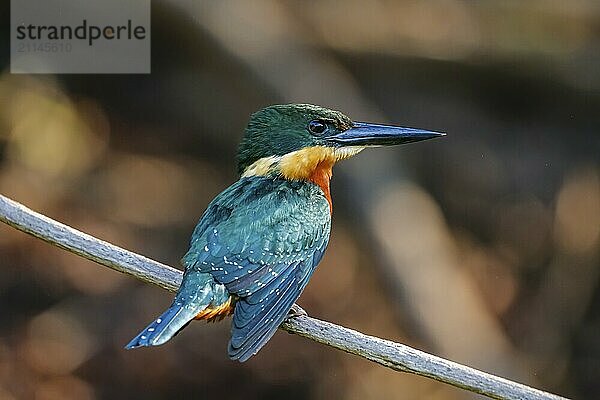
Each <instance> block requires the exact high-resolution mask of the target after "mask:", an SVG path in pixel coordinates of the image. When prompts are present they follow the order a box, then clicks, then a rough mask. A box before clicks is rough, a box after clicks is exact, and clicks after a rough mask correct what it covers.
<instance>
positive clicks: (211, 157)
mask: <svg viewBox="0 0 600 400" xmlns="http://www.w3.org/2000/svg"><path fill="white" fill-rule="evenodd" d="M0 8H1V9H0V15H2V16H4V18H2V24H3V25H2V26H1V28H0V29H1V31H2V35H1V37H0V47H1V48H2V49H4V51H3V52H2V53H1V54H0V193H2V194H3V195H6V196H9V197H11V198H13V199H15V200H17V201H19V202H22V203H24V204H25V205H27V206H29V207H31V208H33V209H35V210H37V211H39V212H42V213H44V214H46V215H48V216H50V217H52V218H54V219H57V220H59V221H62V222H65V223H67V224H70V225H72V226H74V227H77V228H78V229H81V230H83V231H85V232H88V233H90V234H92V235H95V236H97V237H100V238H102V239H105V240H108V241H110V242H112V243H115V244H117V245H120V246H123V247H125V248H127V249H130V250H133V251H136V252H139V253H141V254H144V255H146V256H148V257H151V258H154V259H156V260H159V261H161V262H165V263H167V264H170V265H173V266H178V260H179V259H180V257H181V256H182V255H183V254H184V253H185V251H186V250H187V245H188V238H189V235H190V233H191V231H192V229H193V227H194V225H195V223H196V222H197V220H198V218H199V217H200V215H201V214H202V212H203V211H204V209H205V207H206V205H207V204H208V202H209V201H210V200H211V199H212V198H213V196H215V195H216V194H217V193H219V192H220V191H221V190H223V189H224V188H225V187H227V186H228V185H229V184H231V183H232V182H233V181H234V180H235V179H237V177H236V174H235V170H236V169H235V163H234V157H235V152H236V147H237V143H238V141H239V139H240V137H241V134H242V132H243V130H244V128H245V125H246V122H247V120H248V116H249V114H250V113H251V112H253V111H255V110H257V109H259V108H261V107H263V106H266V105H268V104H273V103H282V102H309V103H316V104H320V105H324V106H328V107H331V108H335V109H339V110H341V111H343V112H345V113H347V114H348V115H350V116H351V117H353V118H355V119H357V120H365V121H373V122H383V123H386V122H387V123H395V124H401V125H403V126H412V127H419V128H425V129H431V130H439V131H445V132H447V133H448V136H447V137H445V138H443V139H440V140H436V141H431V142H425V143H420V144H418V145H411V146H405V147H402V148H391V149H379V150H376V151H375V150H373V151H365V152H363V153H361V154H360V155H359V156H357V157H355V158H354V159H352V160H349V161H345V162H344V163H342V164H341V165H339V166H338V167H336V169H335V171H334V175H335V176H334V179H333V181H332V192H333V198H334V204H335V205H334V219H333V229H332V237H331V242H330V245H329V250H328V252H327V253H326V255H325V258H324V260H323V262H322V263H321V265H320V266H319V268H318V270H317V272H316V273H315V275H314V277H313V278H312V280H311V282H310V284H309V286H308V288H307V290H306V291H305V293H304V294H303V296H302V297H301V299H300V301H299V304H300V305H302V306H303V307H304V308H305V309H306V310H307V311H308V313H309V314H310V315H312V316H315V317H318V318H322V319H326V320H328V321H332V322H335V323H338V324H341V325H344V326H348V327H351V328H353V329H356V330H359V331H362V332H364V333H367V334H371V335H376V336H380V337H383V338H387V339H391V340H394V341H399V342H403V343H406V344H409V345H412V346H416V347H417V348H420V349H423V350H426V351H428V352H432V353H434V354H437V355H440V356H443V357H447V358H450V359H452V360H455V361H458V362H461V363H465V364H467V365H470V366H472V367H476V368H480V369H483V370H485V371H488V372H491V373H495V374H499V375H502V376H505V377H507V378H510V379H513V380H517V381H520V382H524V383H527V384H530V385H533V386H536V387H539V388H543V389H545V390H550V391H553V392H557V393H560V394H562V395H565V396H570V397H574V398H592V397H594V396H595V395H598V393H600V287H599V285H598V283H599V280H600V278H599V272H600V261H599V254H600V3H598V2H597V1H595V0H571V1H568V2H564V1H551V0H532V1H527V2H522V1H518V0H514V1H491V0H488V1H479V2H471V1H466V0H465V1H461V0H430V1H391V0H390V1H368V2H364V1H355V0H347V1H343V2H341V1H333V0H322V1H319V2H317V1H306V2H293V1H284V2H279V1H265V0H263V1H256V2H241V1H240V2H233V1H220V2H193V1H191V0H190V1H164V2H153V4H152V73H151V74H150V75H60V76H48V75H11V74H10V73H9V70H8V65H9V59H8V49H9V34H8V29H9V27H8V15H9V5H8V1H4V2H2V3H1V5H0ZM171 296H172V295H171V294H170V293H167V292H166V291H163V290H161V289H159V288H157V287H152V286H149V285H145V284H142V283H140V282H138V281H136V280H135V279H133V278H131V277H128V276H124V275H121V274H119V273H117V272H114V271H111V270H108V269H106V268H103V267H100V266H98V265H96V264H94V263H91V262H88V261H85V260H83V259H81V258H79V257H77V256H74V255H72V254H69V253H67V252H65V251H62V250H59V249H57V248H54V247H51V246H49V245H47V244H45V243H43V242H41V241H39V240H36V239H34V238H32V237H29V236H27V235H25V234H23V233H20V232H17V231H15V230H13V229H11V228H9V227H7V226H4V225H2V226H0V315H1V321H2V322H1V323H0V398H1V399H29V398H31V399H40V400H54V399H82V400H92V399H130V398H144V399H147V400H151V399H168V398H176V397H182V396H196V397H202V398H204V397H206V398H209V397H210V398H219V399H229V398H232V399H236V398H242V397H243V398H246V399H255V398H256V399H259V398H260V399H278V398H282V397H283V396H285V397H286V398H287V399H290V400H291V399H325V398H327V399H330V398H334V399H335V398H339V399H371V398H373V399H382V398H383V399H385V398H403V399H470V398H474V397H476V396H474V395H471V394H468V393H467V392H464V391H462V390H459V389H456V388H453V387H450V386H447V385H443V384H440V383H437V382H435V381H432V380H428V379H425V378H420V377H416V376H412V375H407V374H402V373H397V372H393V371H391V370H388V369H385V368H383V367H381V366H377V365H374V364H372V363H369V362H367V361H364V360H362V359H359V358H357V357H355V356H351V355H348V354H344V353H341V352H339V351H336V350H333V349H330V348H327V347H324V346H322V345H319V344H316V343H314V342H311V341H308V340H305V339H303V338H300V337H297V336H294V335H289V334H285V333H283V332H279V333H277V334H276V336H275V337H274V338H273V339H272V340H271V342H270V343H269V344H268V345H267V346H266V347H265V348H264V349H263V350H262V351H261V352H260V353H259V354H258V355H257V356H256V357H254V358H252V359H251V360H250V361H249V362H247V363H245V364H238V363H235V362H231V361H229V360H228V359H227V357H226V344H227V340H228V337H229V323H228V322H224V323H220V324H205V323H193V324H191V325H190V326H189V327H188V328H187V329H186V330H185V331H184V333H182V334H180V335H179V336H177V338H176V339H175V340H173V341H172V342H170V343H169V344H168V345H166V346H163V347H160V348H154V349H144V350H138V351H124V350H123V345H124V344H126V343H127V342H128V340H129V339H130V338H131V337H133V336H134V335H135V334H137V332H138V331H139V330H140V329H141V328H142V327H144V326H145V324H146V323H147V322H148V321H150V320H151V319H152V318H153V317H155V316H156V315H157V314H158V313H159V312H161V311H162V310H163V309H164V308H165V307H166V306H167V305H168V304H169V303H170V300H171ZM217 396H218V397H217Z"/></svg>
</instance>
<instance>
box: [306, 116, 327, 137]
mask: <svg viewBox="0 0 600 400" xmlns="http://www.w3.org/2000/svg"><path fill="white" fill-rule="evenodd" d="M308 130H309V131H310V132H311V133H312V134H314V135H322V134H323V133H324V132H325V131H326V130H327V125H326V124H325V122H323V121H321V120H318V119H314V120H312V121H310V122H309V123H308Z"/></svg>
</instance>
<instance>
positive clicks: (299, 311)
mask: <svg viewBox="0 0 600 400" xmlns="http://www.w3.org/2000/svg"><path fill="white" fill-rule="evenodd" d="M302 316H308V314H307V312H306V311H304V308H302V307H300V306H299V305H298V304H296V303H294V305H293V306H292V308H290V311H288V313H287V317H286V319H291V318H296V317H302Z"/></svg>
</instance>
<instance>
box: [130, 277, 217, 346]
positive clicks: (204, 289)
mask: <svg viewBox="0 0 600 400" xmlns="http://www.w3.org/2000/svg"><path fill="white" fill-rule="evenodd" d="M192 274H194V275H196V276H193V277H191V276H189V275H192ZM215 283H216V282H214V280H213V279H212V277H211V276H210V275H209V274H206V273H197V272H190V273H188V274H186V277H184V280H183V283H182V284H181V287H180V289H179V292H178V293H177V296H176V297H175V300H174V301H173V304H171V306H170V307H169V308H168V309H167V311H165V312H164V313H162V315H161V316H160V317H158V318H156V319H155V320H154V321H152V322H151V323H150V324H149V325H148V326H147V327H146V328H145V329H144V330H143V331H142V332H140V333H139V334H138V335H137V336H136V337H135V338H133V339H132V340H131V341H130V342H129V343H128V344H127V346H125V348H126V349H135V348H136V347H142V346H158V345H161V344H163V343H165V342H167V341H168V340H169V339H171V338H172V337H173V336H175V334H176V333H177V332H179V331H180V330H181V329H182V328H183V327H184V326H186V325H187V324H188V323H189V322H190V321H191V320H193V319H194V318H195V317H196V315H198V313H200V312H201V311H203V310H204V309H206V308H207V307H208V306H209V305H210V304H211V303H212V302H213V299H214V297H215V296H214V291H213V285H215Z"/></svg>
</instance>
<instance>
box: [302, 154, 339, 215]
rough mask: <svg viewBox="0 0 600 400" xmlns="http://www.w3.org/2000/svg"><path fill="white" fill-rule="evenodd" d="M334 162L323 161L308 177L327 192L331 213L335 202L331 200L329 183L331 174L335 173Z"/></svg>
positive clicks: (326, 196)
mask: <svg viewBox="0 0 600 400" xmlns="http://www.w3.org/2000/svg"><path fill="white" fill-rule="evenodd" d="M333 164H334V162H333V161H330V160H323V161H321V162H320V163H318V164H317V166H316V167H315V169H314V171H313V172H312V174H310V176H309V177H308V180H309V181H311V182H312V183H314V184H315V185H317V186H319V187H320V188H321V190H322V191H323V193H324V194H325V198H326V199H327V202H328V203H329V213H332V212H333V202H332V201H331V191H330V189H329V183H330V181H331V176H332V175H333V171H332V169H333Z"/></svg>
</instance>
